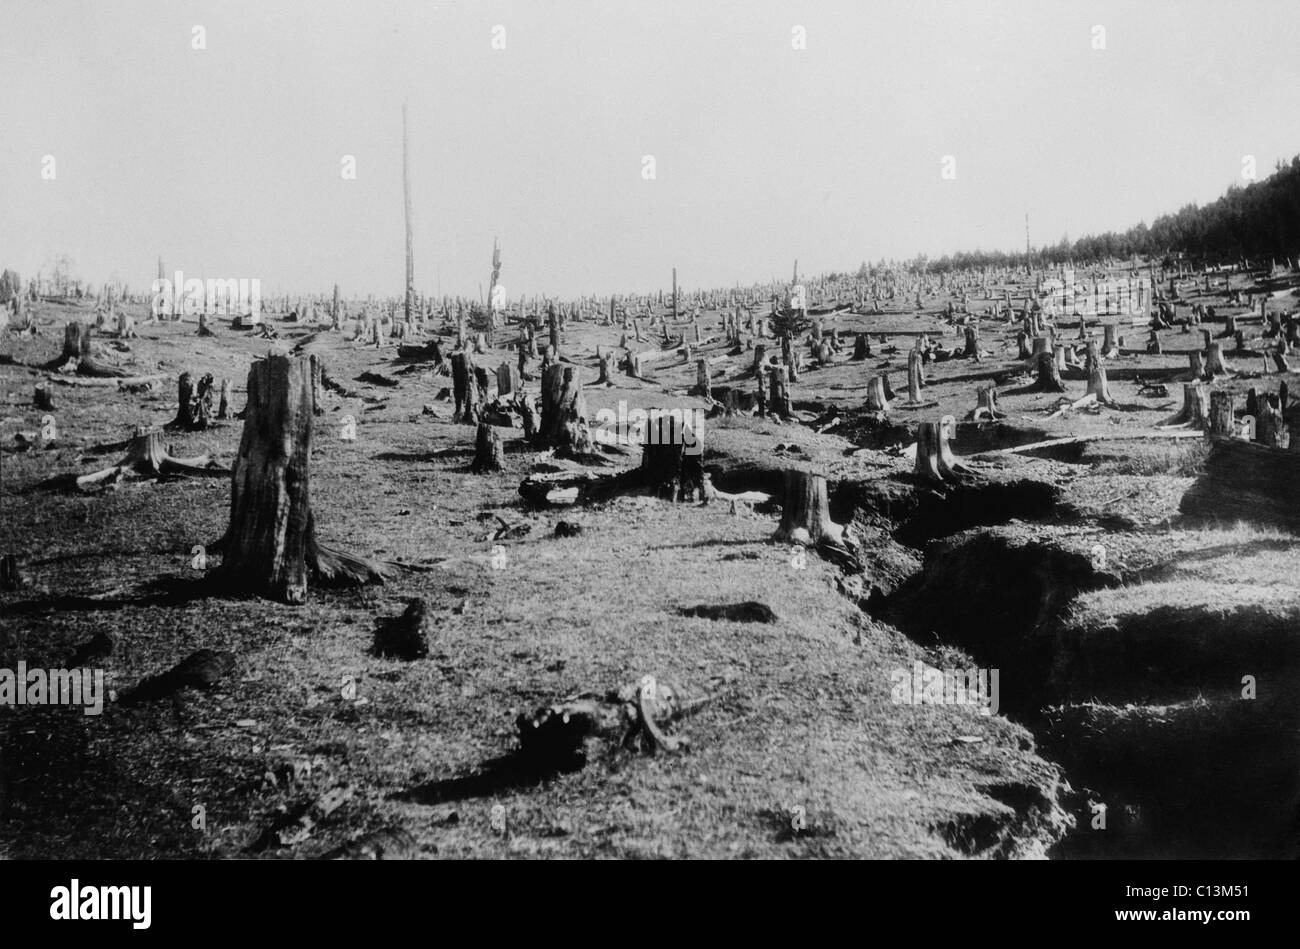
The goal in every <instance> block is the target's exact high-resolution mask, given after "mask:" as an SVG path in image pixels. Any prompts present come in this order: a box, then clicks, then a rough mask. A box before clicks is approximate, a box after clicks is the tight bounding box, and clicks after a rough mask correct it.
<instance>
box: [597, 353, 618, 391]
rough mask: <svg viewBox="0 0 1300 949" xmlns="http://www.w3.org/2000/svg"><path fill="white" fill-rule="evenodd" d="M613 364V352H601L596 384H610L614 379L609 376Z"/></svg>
mask: <svg viewBox="0 0 1300 949" xmlns="http://www.w3.org/2000/svg"><path fill="white" fill-rule="evenodd" d="M613 366H614V354H613V353H602V354H601V356H600V374H599V375H598V376H597V377H596V385H598V386H612V385H613V384H614V380H613V379H612V378H610V372H611V371H612V369H613Z"/></svg>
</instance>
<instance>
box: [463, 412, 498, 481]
mask: <svg viewBox="0 0 1300 949" xmlns="http://www.w3.org/2000/svg"><path fill="white" fill-rule="evenodd" d="M502 467H503V466H502V464H501V438H500V436H499V435H497V433H496V429H495V428H494V427H493V426H491V425H489V424H488V423H487V422H479V423H478V437H477V438H476V440H475V445H474V462H473V464H472V465H470V470H471V471H473V472H474V474H488V473H490V472H494V471H501V470H502Z"/></svg>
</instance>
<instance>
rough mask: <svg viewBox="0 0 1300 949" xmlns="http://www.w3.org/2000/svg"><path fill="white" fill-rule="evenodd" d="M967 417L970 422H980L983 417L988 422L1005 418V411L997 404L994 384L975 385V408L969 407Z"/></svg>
mask: <svg viewBox="0 0 1300 949" xmlns="http://www.w3.org/2000/svg"><path fill="white" fill-rule="evenodd" d="M967 418H968V419H969V420H970V421H972V422H980V421H984V420H985V419H987V420H988V421H990V422H998V421H1001V420H1002V419H1004V418H1006V413H1005V412H1003V411H1002V409H1001V408H999V406H998V390H997V387H996V386H976V388H975V408H973V409H971V412H970V415H968V416H967Z"/></svg>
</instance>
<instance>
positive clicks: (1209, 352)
mask: <svg viewBox="0 0 1300 949" xmlns="http://www.w3.org/2000/svg"><path fill="white" fill-rule="evenodd" d="M1205 372H1206V374H1207V375H1209V376H1210V377H1211V378H1213V377H1214V376H1228V375H1231V374H1232V370H1230V369H1229V368H1228V365H1227V363H1225V362H1224V361H1223V344H1222V343H1218V342H1210V343H1209V344H1208V345H1207V346H1206V347H1205Z"/></svg>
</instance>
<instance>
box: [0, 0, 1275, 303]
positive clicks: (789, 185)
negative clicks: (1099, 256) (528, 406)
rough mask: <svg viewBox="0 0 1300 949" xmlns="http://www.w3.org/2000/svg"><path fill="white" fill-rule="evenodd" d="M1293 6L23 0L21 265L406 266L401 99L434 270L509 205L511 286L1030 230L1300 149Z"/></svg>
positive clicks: (1101, 218)
mask: <svg viewBox="0 0 1300 949" xmlns="http://www.w3.org/2000/svg"><path fill="white" fill-rule="evenodd" d="M196 25H201V26H202V27H203V28H204V29H203V38H204V41H205V43H206V49H194V48H193V43H194V35H195V34H194V30H193V28H194V27H195V26H196ZM498 26H500V27H503V28H504V40H505V49H494V48H493V37H494V27H498ZM797 26H798V27H802V28H803V31H804V35H806V48H805V49H796V48H794V46H795V41H796V40H797V39H798V38H799V37H798V34H797V33H796V32H795V27H797ZM1098 26H1100V27H1104V29H1105V37H1104V39H1105V47H1106V48H1105V49H1104V50H1097V49H1094V48H1093V47H1094V43H1095V40H1096V37H1097V34H1096V33H1095V31H1094V27H1098ZM496 35H497V37H498V43H499V37H500V36H501V33H500V31H498V32H497V34H496ZM1298 36H1300V4H1296V3H1295V2H1293V0H1289V2H1288V0H1268V2H1253V3H1252V2H1238V0H1234V2H1232V3H1226V2H1225V3H1207V2H1201V0H1191V2H1188V0H1182V2H1177V3H1172V2H1170V3H1160V2H1151V0H1141V2H1131V0H1130V2H1126V3H1099V2H1086V3H1084V2H1075V0H1065V2H1056V0H1053V2H1042V0H1032V2H1025V3H1020V2H990V3H979V2H960V3H957V2H952V3H937V2H912V0H908V2H888V3H876V2H865V0H808V2H780V3H778V2H762V0H744V2H738V0H736V2H714V0H600V2H581V0H564V2H547V0H517V2H510V3H496V2H484V3H470V2H458V3H446V2H439V3H424V2H405V0H402V2H398V0H388V2H384V0H378V2H376V0H364V2H362V0H356V2H340V0H313V2H311V3H293V4H290V3H285V2H276V0H255V2H247V3H246V2H231V0H221V2H216V0H206V2H176V0H167V2H136V0H121V2H113V3H90V2H75V0H55V2H35V0H10V2H8V3H6V4H5V5H4V15H3V17H2V18H0V209H2V210H0V263H2V264H4V265H5V266H10V267H14V268H15V269H17V270H19V272H20V273H21V274H22V275H23V276H24V277H29V276H31V275H32V274H33V273H34V272H35V270H36V269H37V268H38V267H40V266H42V264H44V263H45V262H46V261H48V260H50V259H51V258H52V257H53V255H55V254H58V253H66V254H69V255H71V257H72V258H73V259H74V260H75V261H76V264H77V269H78V271H79V272H80V274H81V275H82V276H83V277H86V278H88V279H90V280H92V281H95V282H98V281H100V280H102V279H104V278H106V277H117V278H119V279H122V280H125V281H126V282H128V283H130V284H131V285H132V286H137V287H145V286H147V284H148V283H149V281H150V280H151V279H152V278H153V276H154V272H155V268H156V260H157V257H158V255H159V254H161V255H162V256H163V258H164V262H165V263H166V265H167V267H168V270H169V271H171V270H173V269H177V268H179V269H182V270H184V271H185V272H186V274H187V275H189V276H207V277H248V278H252V277H257V278H260V279H261V281H262V287H263V292H264V293H268V292H274V291H275V290H276V289H290V290H322V291H324V290H327V289H328V288H329V287H330V286H331V285H332V284H333V283H334V282H336V281H337V282H338V283H339V284H340V285H341V287H342V289H343V292H344V293H345V294H346V293H371V292H374V293H391V294H399V293H400V292H401V289H402V281H403V230H402V182H401V135H402V133H401V104H402V102H403V100H406V101H407V102H408V103H409V111H410V122H411V129H410V139H411V171H412V178H413V185H412V192H413V199H414V206H415V213H414V222H415V254H416V263H415V273H416V283H417V287H418V289H420V290H422V291H425V292H444V293H458V292H459V293H465V294H471V295H474V296H477V295H478V293H479V285H480V284H486V282H487V279H488V272H489V264H490V258H491V247H492V239H493V237H494V236H496V237H498V238H499V239H500V242H501V248H502V260H503V268H502V274H501V282H502V283H503V284H504V285H505V287H506V290H507V293H508V294H509V295H510V296H511V297H515V296H517V295H519V294H521V293H528V294H532V293H552V294H574V293H579V292H596V293H607V292H610V291H620V292H621V291H640V290H647V289H651V288H657V287H661V286H666V285H667V283H668V281H669V279H670V272H671V268H672V267H673V266H676V267H677V268H678V272H679V275H680V280H681V282H682V284H683V286H685V287H688V288H690V287H700V286H719V285H730V284H733V283H735V282H738V281H739V282H746V283H747V282H750V281H754V280H767V279H769V278H771V277H773V276H779V277H782V278H785V277H787V275H788V274H789V273H790V269H791V266H792V263H793V261H794V259H795V258H796V257H797V258H798V259H799V262H800V270H801V272H804V273H816V272H821V271H825V270H841V269H850V268H854V267H856V266H857V265H858V264H859V263H860V262H861V261H863V260H875V259H877V258H880V257H896V258H904V257H911V256H912V255H914V254H916V253H919V252H924V253H928V254H930V255H931V256H938V255H941V254H943V253H946V252H951V251H958V250H972V249H975V248H984V249H992V248H998V249H1004V250H1014V249H1018V248H1023V246H1024V241H1025V221H1024V215H1025V213H1026V212H1028V214H1029V216H1030V229H1031V238H1032V240H1033V242H1034V243H1035V244H1036V245H1037V244H1040V243H1053V242H1055V241H1057V240H1059V239H1060V237H1061V236H1062V234H1063V233H1066V232H1068V233H1069V235H1070V236H1071V237H1079V236H1082V235H1083V234H1084V233H1088V232H1097V231H1101V230H1106V229H1112V228H1126V227H1128V226H1130V225H1132V224H1135V223H1137V222H1138V221H1139V220H1147V221H1148V222H1149V221H1150V220H1151V218H1152V217H1154V216H1155V215H1157V214H1159V213H1162V212H1165V211H1170V210H1176V209H1177V208H1178V207H1180V206H1181V205H1183V204H1185V203H1187V202H1189V201H1198V202H1206V201H1209V200H1212V199H1213V198H1215V197H1216V196H1218V195H1219V194H1220V193H1221V192H1222V191H1223V190H1224V189H1225V188H1226V187H1227V186H1228V185H1229V184H1230V183H1232V182H1233V181H1234V180H1240V176H1241V172H1242V159H1243V156H1245V155H1253V156H1254V158H1255V161H1256V165H1257V167H1258V174H1259V177H1261V178H1262V177H1264V176H1266V175H1267V174H1268V173H1270V172H1271V171H1272V169H1273V166H1274V163H1275V161H1276V160H1278V159H1279V158H1286V159H1289V158H1290V157H1291V156H1293V155H1294V154H1296V153H1297V152H1300V121H1298V119H1300V57H1298V56H1297V53H1296V50H1295V42H1296V38H1297V37H1298ZM46 155H52V156H54V159H55V165H54V168H55V174H56V177H55V178H54V179H53V180H43V179H42V176H41V174H42V168H43V167H45V166H43V164H42V162H43V159H44V156H46ZM345 155H352V156H355V160H356V179H355V180H345V179H344V178H343V176H342V174H341V171H342V160H343V156H345ZM647 155H652V156H654V172H655V177H654V179H653V180H647V179H646V178H645V177H644V174H643V172H644V169H645V167H646V166H645V164H644V162H643V157H644V156H647ZM945 155H951V156H952V157H953V159H954V160H955V170H956V177H955V179H954V180H944V179H943V178H942V177H941V171H942V168H943V165H942V161H943V156H945Z"/></svg>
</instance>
